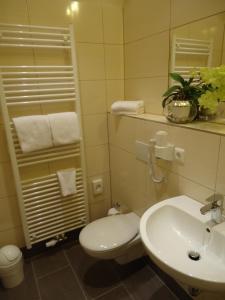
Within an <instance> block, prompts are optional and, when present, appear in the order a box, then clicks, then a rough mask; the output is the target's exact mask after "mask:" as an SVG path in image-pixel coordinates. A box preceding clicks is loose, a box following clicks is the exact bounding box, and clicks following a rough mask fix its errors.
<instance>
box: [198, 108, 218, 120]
mask: <svg viewBox="0 0 225 300" xmlns="http://www.w3.org/2000/svg"><path fill="white" fill-rule="evenodd" d="M215 118H216V113H212V112H211V111H210V109H208V108H202V107H201V108H200V110H199V113H198V119H199V120H201V121H210V120H213V119H215Z"/></svg>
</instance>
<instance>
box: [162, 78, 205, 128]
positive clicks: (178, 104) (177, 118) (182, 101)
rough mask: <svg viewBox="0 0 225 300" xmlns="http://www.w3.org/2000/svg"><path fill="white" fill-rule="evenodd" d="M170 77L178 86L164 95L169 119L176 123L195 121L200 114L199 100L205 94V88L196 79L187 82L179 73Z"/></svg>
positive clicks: (164, 107) (165, 112)
mask: <svg viewBox="0 0 225 300" xmlns="http://www.w3.org/2000/svg"><path fill="white" fill-rule="evenodd" d="M170 77H171V78H172V79H173V80H174V81H176V82H177V83H178V84H175V85H173V86H172V87H170V88H169V89H168V90H167V91H166V92H165V93H164V95H163V96H164V99H163V102H162V106H163V109H164V114H165V115H166V117H167V119H168V120H170V121H171V122H174V123H187V122H190V121H192V120H194V119H195V118H196V116H197V113H198V105H199V104H198V98H199V97H200V96H201V95H202V93H203V90H204V89H203V86H202V84H200V83H199V82H196V80H195V77H194V76H193V77H190V78H189V79H188V80H185V79H184V78H183V77H182V76H181V75H179V74H177V73H170Z"/></svg>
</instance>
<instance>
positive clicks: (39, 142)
mask: <svg viewBox="0 0 225 300" xmlns="http://www.w3.org/2000/svg"><path fill="white" fill-rule="evenodd" d="M13 123H14V125H15V128H16V132H17V136H18V139H19V143H20V147H21V149H22V151H23V152H24V153H27V152H32V151H36V150H40V149H45V148H50V147H53V143H52V135H51V129H50V125H49V121H48V117H47V116H45V115H43V116H42V115H34V116H23V117H17V118H13Z"/></svg>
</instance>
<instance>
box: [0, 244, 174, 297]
mask: <svg viewBox="0 0 225 300" xmlns="http://www.w3.org/2000/svg"><path fill="white" fill-rule="evenodd" d="M24 269H25V280H24V282H23V283H22V284H21V285H20V286H18V287H16V288H14V289H8V290H6V289H4V288H2V287H0V299H1V300H72V299H73V300H88V299H98V300H115V299H116V300H177V299H178V298H177V297H176V296H175V295H174V294H173V293H172V292H171V291H170V290H169V289H168V288H167V287H166V285H165V284H164V283H163V282H162V281H161V280H160V279H159V277H158V276H157V275H156V274H155V272H154V271H153V270H152V268H151V267H150V265H149V264H148V263H147V261H146V260H145V259H144V258H142V259H139V260H136V261H134V262H132V263H130V264H127V265H124V266H120V265H118V264H117V263H116V262H114V261H102V260H98V259H94V258H91V257H89V256H88V255H86V254H85V253H84V251H83V250H82V249H81V247H80V246H79V245H74V244H73V245H66V246H65V245H64V246H63V247H61V248H57V249H49V250H48V251H46V252H44V253H43V254H41V255H39V256H35V257H33V258H31V259H26V260H25V265H24Z"/></svg>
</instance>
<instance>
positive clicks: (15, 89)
mask: <svg viewBox="0 0 225 300" xmlns="http://www.w3.org/2000/svg"><path fill="white" fill-rule="evenodd" d="M2 47H4V48H11V47H12V48H17V49H18V48H21V49H25V48H29V49H31V50H32V51H33V56H34V57H35V55H34V51H43V50H44V51H46V49H47V51H51V52H50V53H51V56H53V57H54V54H55V51H63V55H65V52H66V54H67V55H68V56H69V64H66V65H60V64H57V65H37V64H36V63H34V64H33V65H10V64H9V65H2V66H0V97H1V108H2V115H3V120H4V127H5V131H6V136H7V142H8V147H9V152H10V158H11V162H12V168H13V173H14V178H15V183H16V190H17V196H18V201H19V208H20V214H21V219H22V225H23V231H24V236H25V242H26V246H27V248H31V247H32V245H33V244H35V243H38V242H41V241H45V240H47V239H50V238H53V237H55V236H58V235H62V234H65V233H66V232H68V231H71V230H73V229H76V228H80V227H82V226H84V225H85V224H86V223H87V222H88V206H87V191H86V175H85V160H84V148H83V147H84V146H83V139H82V126H81V109H80V98H79V88H78V75H77V63H76V54H75V41H74V32H73V27H72V25H71V26H70V27H68V28H66V27H49V26H29V25H14V24H0V49H1V48H2ZM10 53H11V55H17V52H16V51H15V53H14V54H12V53H13V52H12V51H11V52H10ZM34 61H35V59H34ZM64 104H65V105H68V104H72V107H73V110H76V112H77V114H78V118H79V122H80V128H81V141H80V142H78V143H74V144H69V145H62V146H57V147H53V148H49V149H43V150H39V151H34V152H30V153H28V154H27V153H23V152H22V151H21V148H20V145H19V141H18V137H17V134H16V130H15V127H14V124H13V122H12V117H13V116H19V115H24V111H25V115H32V114H36V113H32V112H33V108H34V107H35V108H37V107H39V109H40V112H41V113H43V114H44V113H45V111H47V112H48V111H49V109H53V112H54V109H56V111H55V112H60V109H61V108H58V105H64ZM46 106H47V108H46ZM49 107H50V108H49ZM60 107H61V106H60ZM45 109H47V110H45ZM64 111H65V109H64ZM40 112H39V114H40ZM69 159H70V160H73V161H75V160H76V164H77V166H76V171H77V176H76V186H77V193H76V194H74V195H70V196H67V197H62V196H61V193H60V187H59V184H58V180H57V176H56V171H57V170H56V167H55V164H57V163H59V162H62V161H65V160H69ZM51 163H52V164H53V165H54V168H52V167H51V165H50V164H51ZM43 164H44V165H47V166H48V172H47V174H44V175H43V176H36V175H32V176H30V177H29V176H28V177H29V178H26V176H25V178H24V172H25V173H26V172H27V171H26V170H27V168H34V169H35V167H36V166H43ZM67 165H68V161H67ZM52 169H54V172H53V171H52ZM24 170H25V171H24ZM33 173H35V172H33Z"/></svg>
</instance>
